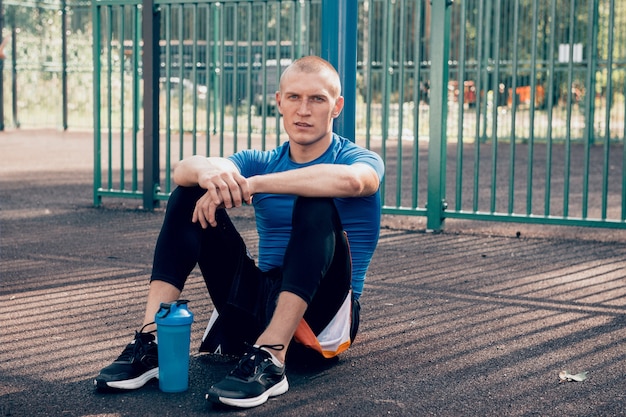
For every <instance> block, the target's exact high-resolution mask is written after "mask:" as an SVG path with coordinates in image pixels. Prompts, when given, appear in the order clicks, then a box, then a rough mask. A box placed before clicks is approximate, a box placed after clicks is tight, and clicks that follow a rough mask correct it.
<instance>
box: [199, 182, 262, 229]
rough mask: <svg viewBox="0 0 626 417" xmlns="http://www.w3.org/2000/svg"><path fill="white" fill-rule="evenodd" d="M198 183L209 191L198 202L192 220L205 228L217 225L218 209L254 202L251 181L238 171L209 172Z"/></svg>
mask: <svg viewBox="0 0 626 417" xmlns="http://www.w3.org/2000/svg"><path fill="white" fill-rule="evenodd" d="M198 185H199V186H200V187H202V188H204V189H205V190H207V191H206V193H204V195H203V196H202V197H200V199H198V201H197V202H196V207H195V208H194V211H193V216H192V218H191V220H192V221H193V222H194V223H198V222H199V223H200V225H201V226H202V228H203V229H206V228H207V227H209V225H210V226H212V227H215V226H217V220H216V219H215V212H216V210H217V209H219V208H233V207H241V206H242V205H243V204H244V203H245V204H252V192H251V189H250V183H249V182H248V179H246V178H245V177H243V176H242V175H241V174H239V173H238V172H229V171H220V172H208V173H205V174H203V175H202V176H201V177H200V178H199V180H198Z"/></svg>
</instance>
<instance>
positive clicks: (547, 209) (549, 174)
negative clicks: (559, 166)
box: [543, 0, 557, 216]
mask: <svg viewBox="0 0 626 417" xmlns="http://www.w3.org/2000/svg"><path fill="white" fill-rule="evenodd" d="M550 16H552V19H551V21H550V37H549V42H550V44H549V56H548V59H549V61H548V72H549V74H550V78H549V81H548V97H547V99H548V120H552V114H553V113H552V106H553V104H554V78H555V74H554V55H555V50H556V49H555V43H556V20H557V12H556V0H551V2H550ZM547 134H548V137H547V144H546V152H547V155H546V175H545V179H546V188H545V194H544V195H545V197H544V198H545V200H544V210H543V213H544V215H546V216H548V215H550V199H551V188H550V185H551V183H552V179H551V178H552V124H551V123H548V132H547Z"/></svg>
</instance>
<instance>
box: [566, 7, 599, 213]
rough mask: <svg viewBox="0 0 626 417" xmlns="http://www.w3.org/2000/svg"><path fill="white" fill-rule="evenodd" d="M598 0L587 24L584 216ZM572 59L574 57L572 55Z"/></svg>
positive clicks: (592, 130)
mask: <svg viewBox="0 0 626 417" xmlns="http://www.w3.org/2000/svg"><path fill="white" fill-rule="evenodd" d="M597 32H598V0H590V1H589V20H588V26H587V45H588V48H587V74H586V81H585V84H586V86H585V88H586V90H587V93H586V95H585V121H586V123H585V138H584V143H585V156H584V163H583V164H584V165H583V201H582V218H583V219H586V218H587V211H588V206H589V163H590V162H589V153H590V150H591V145H593V144H594V142H595V138H594V135H595V126H594V121H595V116H594V114H595V99H596V97H595V96H596V93H595V90H596V88H595V79H596V60H597V59H598V53H597V51H598V45H597V39H598V38H597V36H598V33H597ZM570 59H572V57H570Z"/></svg>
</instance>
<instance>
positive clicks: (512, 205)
mask: <svg viewBox="0 0 626 417" xmlns="http://www.w3.org/2000/svg"><path fill="white" fill-rule="evenodd" d="M519 2H520V0H515V3H514V5H513V7H514V9H513V52H512V53H513V60H512V68H511V151H510V155H509V202H508V211H507V212H508V214H512V213H513V212H514V211H515V159H516V151H517V138H516V134H517V133H516V129H515V128H516V126H517V93H516V91H517V69H518V64H519V50H518V43H519V42H518V38H519V34H520V30H519V13H520V11H519V9H520V4H519Z"/></svg>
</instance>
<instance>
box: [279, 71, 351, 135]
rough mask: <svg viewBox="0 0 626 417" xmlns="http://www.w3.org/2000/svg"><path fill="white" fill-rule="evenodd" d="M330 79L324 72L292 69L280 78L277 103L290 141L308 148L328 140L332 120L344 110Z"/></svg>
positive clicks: (341, 98) (341, 100)
mask: <svg viewBox="0 0 626 417" xmlns="http://www.w3.org/2000/svg"><path fill="white" fill-rule="evenodd" d="M331 80H332V78H331V77H329V76H328V74H327V73H326V72H322V73H306V72H301V71H294V70H292V71H289V72H288V73H286V74H284V75H283V78H282V80H281V85H280V91H279V92H277V93H276V102H277V105H278V111H279V112H280V114H282V116H283V125H284V126H285V131H286V132H287V134H288V136H289V140H290V141H291V142H295V143H296V144H298V145H302V146H307V145H315V144H317V143H318V142H320V141H322V139H328V140H330V137H331V136H330V134H331V132H332V124H333V119H334V118H336V117H337V116H339V113H341V109H342V108H343V97H340V96H339V97H338V94H339V93H338V91H337V90H336V88H334V85H335V84H333V83H332V82H331Z"/></svg>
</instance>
